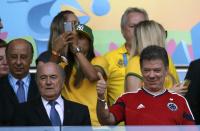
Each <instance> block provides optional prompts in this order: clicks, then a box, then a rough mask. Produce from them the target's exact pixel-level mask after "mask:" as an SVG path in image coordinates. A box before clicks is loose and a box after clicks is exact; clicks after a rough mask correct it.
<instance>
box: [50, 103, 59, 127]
mask: <svg viewBox="0 0 200 131" xmlns="http://www.w3.org/2000/svg"><path fill="white" fill-rule="evenodd" d="M49 104H50V105H51V110H50V120H51V123H52V126H60V125H61V120H60V116H59V114H58V112H57V110H56V108H55V105H56V104H57V102H56V101H49Z"/></svg>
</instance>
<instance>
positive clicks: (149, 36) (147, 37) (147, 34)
mask: <svg viewBox="0 0 200 131" xmlns="http://www.w3.org/2000/svg"><path fill="white" fill-rule="evenodd" d="M133 37H134V38H133V43H132V48H131V56H134V55H139V54H140V53H141V51H142V49H144V48H145V47H147V46H149V45H158V46H160V47H165V39H166V32H165V29H164V28H163V26H162V25H161V24H159V23H157V22H155V21H153V20H149V21H142V22H140V23H139V24H138V25H136V27H135V29H134V36H133ZM133 45H136V46H137V48H136V49H137V51H135V48H134V46H133Z"/></svg>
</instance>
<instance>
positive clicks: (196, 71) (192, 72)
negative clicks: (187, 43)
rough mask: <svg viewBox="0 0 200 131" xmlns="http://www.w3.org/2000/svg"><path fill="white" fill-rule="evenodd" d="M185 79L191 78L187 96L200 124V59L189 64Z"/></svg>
mask: <svg viewBox="0 0 200 131" xmlns="http://www.w3.org/2000/svg"><path fill="white" fill-rule="evenodd" d="M185 79H189V80H191V82H190V85H189V87H188V92H187V93H186V95H185V97H186V99H187V101H188V103H189V105H190V108H191V110H192V113H193V115H194V118H195V122H196V124H198V125H199V124H200V59H198V60H195V61H192V62H191V63H190V65H189V68H188V71H187V74H186V77H185Z"/></svg>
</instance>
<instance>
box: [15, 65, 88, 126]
mask: <svg viewBox="0 0 200 131" xmlns="http://www.w3.org/2000/svg"><path fill="white" fill-rule="evenodd" d="M64 80H65V73H64V70H63V69H62V68H61V67H60V66H59V65H57V64H56V63H53V62H46V63H45V62H43V63H39V64H38V65H37V74H36V82H37V85H38V89H39V92H40V95H41V98H38V99H36V100H33V101H30V102H27V103H23V104H22V105H21V106H20V108H19V109H18V110H17V111H16V115H15V117H14V123H15V125H20V126H60V125H63V126H80V125H91V121H90V115H89V111H88V107H87V106H85V105H81V104H78V103H75V102H72V101H69V100H65V99H64V98H62V97H61V90H62V88H63V86H64ZM52 103H54V104H52Z"/></svg>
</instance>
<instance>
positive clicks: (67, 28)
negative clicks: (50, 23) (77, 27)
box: [64, 22, 73, 32]
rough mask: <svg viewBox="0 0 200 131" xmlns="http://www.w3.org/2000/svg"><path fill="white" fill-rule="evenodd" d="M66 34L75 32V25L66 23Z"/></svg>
mask: <svg viewBox="0 0 200 131" xmlns="http://www.w3.org/2000/svg"><path fill="white" fill-rule="evenodd" d="M64 29H65V32H71V31H73V23H72V22H64Z"/></svg>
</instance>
